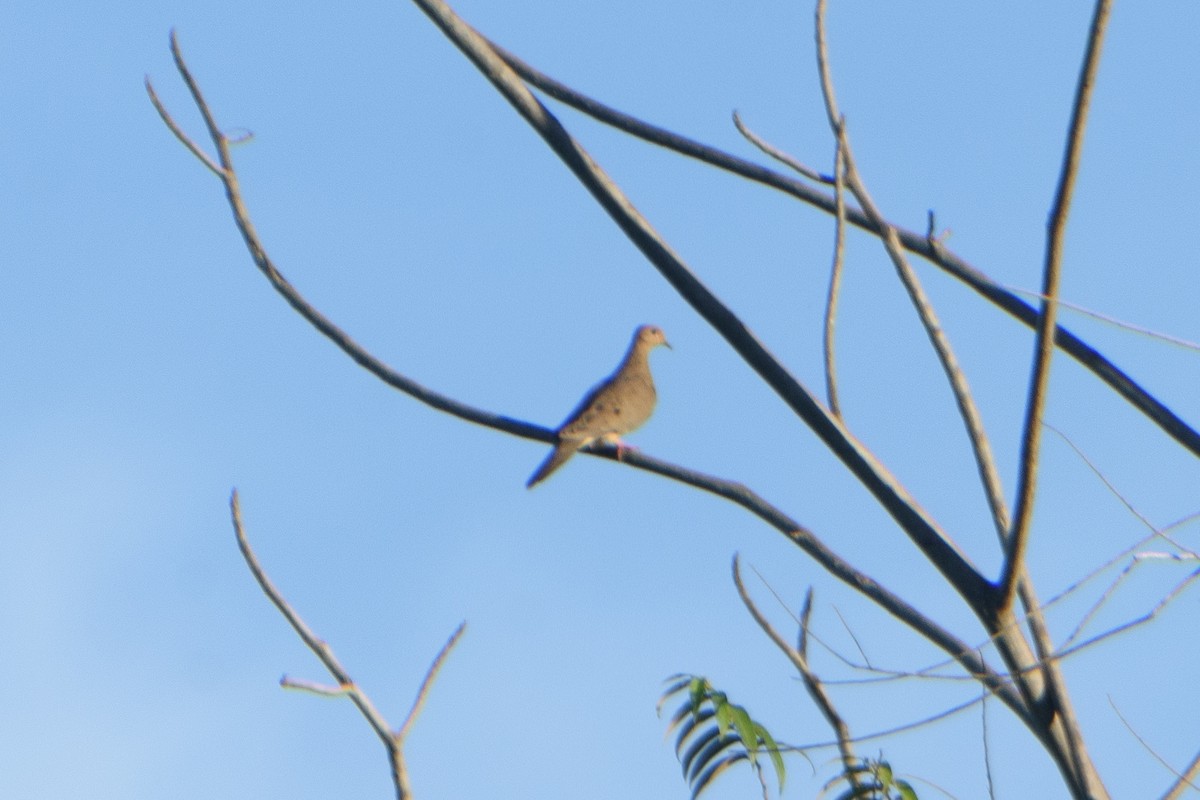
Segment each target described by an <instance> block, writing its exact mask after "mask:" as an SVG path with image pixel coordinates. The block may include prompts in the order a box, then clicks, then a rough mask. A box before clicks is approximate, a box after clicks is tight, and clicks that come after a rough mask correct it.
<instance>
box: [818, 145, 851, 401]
mask: <svg viewBox="0 0 1200 800" xmlns="http://www.w3.org/2000/svg"><path fill="white" fill-rule="evenodd" d="M833 200H834V211H833V218H834V229H833V265H832V266H831V267H830V268H829V291H828V292H826V294H825V325H824V326H823V330H822V342H821V344H822V352H823V353H824V361H825V391H826V393H827V394H828V395H829V410H830V411H831V412H832V413H833V414H834V415H836V416H838V417H841V416H842V409H841V403H839V402H838V382H837V358H836V357H835V346H834V335H835V333H836V332H837V312H838V298H839V297H840V296H841V288H842V265H843V263H844V261H845V258H846V159H845V157H844V155H843V153H842V140H841V139H840V138H839V139H838V141H837V145H836V148H835V151H834V156H833Z"/></svg>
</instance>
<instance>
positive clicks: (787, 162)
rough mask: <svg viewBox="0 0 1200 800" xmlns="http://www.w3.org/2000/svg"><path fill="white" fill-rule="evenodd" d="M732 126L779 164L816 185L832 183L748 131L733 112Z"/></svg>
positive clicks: (827, 178)
mask: <svg viewBox="0 0 1200 800" xmlns="http://www.w3.org/2000/svg"><path fill="white" fill-rule="evenodd" d="M733 125H734V127H735V128H737V129H738V133H740V134H741V135H742V136H745V137H746V139H747V140H748V141H749V142H750V144H752V145H754V146H755V147H757V148H758V149H759V150H762V151H763V152H764V153H766V154H767V155H768V156H770V157H771V158H773V159H775V160H776V161H778V162H779V163H780V164H783V165H784V166H786V167H788V168H790V169H792V170H795V171H796V172H799V173H800V174H801V175H803V176H804V177H806V178H808V179H809V180H810V181H816V182H817V183H832V180H831V179H830V177H829V176H828V175H822V174H821V173H820V172H817V171H816V170H815V169H813V168H812V167H810V166H808V165H807V164H804V163H802V162H801V161H800V159H798V158H796V157H795V156H793V155H791V154H789V153H785V152H784V151H783V150H780V149H779V148H778V147H776V146H775V145H773V144H771V143H770V142H768V141H767V140H766V139H764V138H762V137H761V136H759V135H758V134H757V133H755V132H754V131H752V130H750V127H749V126H748V125H746V123H745V122H743V121H742V117H741V115H740V114H738V112H736V111H734V112H733Z"/></svg>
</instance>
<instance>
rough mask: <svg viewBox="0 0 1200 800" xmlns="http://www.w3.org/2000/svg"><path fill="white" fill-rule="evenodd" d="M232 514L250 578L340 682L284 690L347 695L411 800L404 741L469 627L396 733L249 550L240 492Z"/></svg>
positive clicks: (441, 657) (450, 643)
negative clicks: (332, 684) (447, 661)
mask: <svg viewBox="0 0 1200 800" xmlns="http://www.w3.org/2000/svg"><path fill="white" fill-rule="evenodd" d="M229 508H230V512H231V514H232V516H233V530H234V533H235V534H236V536H237V543H238V549H239V550H241V551H242V558H243V559H245V561H246V566H247V567H249V568H250V572H251V574H253V575H254V580H256V581H258V585H259V587H260V588H261V589H262V590H263V593H264V594H265V595H266V596H267V598H268V599H270V601H271V603H272V604H273V605H274V606H275V608H277V609H278V610H279V613H280V614H282V615H283V618H284V619H286V620H287V621H288V624H289V625H291V626H292V630H294V631H295V632H296V635H297V636H299V637H300V640H301V641H303V642H304V644H305V645H306V646H307V647H308V649H309V650H312V652H313V654H314V655H316V657H317V658H318V659H320V661H321V663H322V664H323V665H324V666H325V669H326V670H328V671H329V674H330V675H332V676H333V679H334V680H335V681H337V686H336V687H324V686H320V685H316V684H311V683H308V682H303V681H294V680H290V679H288V678H286V677H285V678H284V680H283V681H282V683H283V685H284V686H285V687H290V688H298V689H306V690H308V691H313V692H316V693H318V694H325V695H331V694H344V695H345V696H347V697H349V698H350V700H351V702H353V703H354V705H355V706H357V707H358V710H359V711H360V712H361V713H362V715H363V717H364V718H365V719H366V720H367V723H368V724H369V725H370V726H371V729H372V730H373V731H375V734H376V735H377V736H378V737H379V739H380V741H382V742H383V746H384V748H385V749H386V750H387V754H388V762H389V764H390V765H391V772H392V783H393V785H394V786H395V789H396V799H397V800H408V798H411V797H412V789H411V787H410V785H409V781H408V768H407V766H406V764H405V762H404V740H405V737H406V736H407V735H408V733H409V731H410V730H411V729H412V725H413V723H414V722H415V721H416V718H417V715H418V714H420V713H421V709H422V708H423V707H424V705H425V700H426V698H427V697H428V695H429V689H430V687H431V686H432V685H433V681H434V679H435V678H437V675H438V672H439V671H440V670H441V668H442V665H443V664H444V663H445V662H446V657H447V656H448V655H450V651H451V650H453V649H454V645H456V644H458V641H459V639H460V638H461V637H462V635H463V632H464V631H465V630H466V627H467V623H465V622H464V623H462V624H460V625H459V626H458V628H456V629H455V631H454V633H452V634H451V635H450V638H449V639H448V640H447V641H446V643H445V644H444V645H442V649H441V650H440V651H439V652H438V654H437V657H436V658H435V659H434V660H433V664H432V665H431V666H430V667H429V670H428V671H427V672H426V673H425V677H424V679H423V680H422V681H421V687H420V689H418V690H417V698H416V700H415V701H414V702H413V707H412V710H411V711H409V713H408V716H407V717H406V718H405V720H404V724H403V725H402V726H400V728H399V729H396V730H393V729H392V728H391V726H390V725H388V723H387V720H386V719H384V717H383V714H381V713H380V712H379V710H378V709H377V708H376V707H375V704H374V703H372V702H371V698H370V697H369V696H368V695H367V693H366V692H364V691H363V690H362V689H361V688H359V686H358V684H356V683H355V682H354V681H353V680H351V679H350V675H349V673H347V672H346V669H345V667H343V666H342V664H341V662H340V661H338V659H337V657H336V656H334V654H333V649H332V648H331V647H330V646H329V645H328V644H327V643H326V642H325V641H324V640H323V639H321V638H320V637H319V636H317V635H316V633H314V632H313V630H312V629H311V628H309V627H308V624H307V623H305V621H304V620H303V619H302V618H301V617H300V615H299V614H298V613H297V612H296V610H295V609H294V608H292V606H291V604H289V603H288V601H287V600H285V599H284V598H283V595H282V594H281V593H280V591H279V590H278V589H277V588H276V587H275V584H274V583H272V582H271V579H270V578H269V577H267V573H266V571H265V570H264V569H263V567H262V564H260V563H259V561H258V556H256V555H255V554H254V550H253V549H251V547H250V542H249V540H248V539H247V538H246V531H245V528H244V527H243V526H242V508H241V503H240V502H239V501H238V493H237V490H234V492H233V496H232V497H231V498H230V500H229Z"/></svg>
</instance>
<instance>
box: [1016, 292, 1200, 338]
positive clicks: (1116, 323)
mask: <svg viewBox="0 0 1200 800" xmlns="http://www.w3.org/2000/svg"><path fill="white" fill-rule="evenodd" d="M1005 288H1006V289H1008V290H1009V291H1010V292H1013V293H1015V294H1023V295H1026V296H1028V297H1036V298H1038V299H1040V300H1045V299H1046V296H1045V295H1043V294H1042V293H1041V292H1035V291H1033V290H1032V289H1021V288H1019V287H1016V286H1006V287H1005ZM1058 306H1059V308H1066V309H1069V310H1071V311H1074V312H1076V313H1078V314H1083V315H1084V316H1085V317H1091V318H1092V319H1098V320H1100V321H1101V322H1104V323H1107V324H1109V325H1112V326H1113V327H1114V328H1123V329H1124V330H1127V331H1132V332H1133V333H1136V334H1140V335H1141V336H1146V337H1148V338H1150V339H1158V340H1159V341H1163V342H1166V343H1167V344H1173V345H1175V346H1176V347H1182V348H1183V349H1185V350H1196V351H1200V342H1193V341H1192V340H1190V339H1184V338H1183V337H1181V336H1172V335H1171V334H1169V333H1162V332H1160V331H1156V330H1151V329H1150V328H1147V327H1145V326H1144V325H1135V324H1133V323H1132V322H1126V321H1125V320H1122V319H1117V318H1116V317H1113V316H1110V315H1108V314H1103V313H1101V312H1099V311H1095V310H1093V309H1090V308H1087V307H1086V306H1081V305H1079V304H1078V303H1072V302H1069V301H1067V300H1063V299H1062V298H1061V297H1060V298H1058Z"/></svg>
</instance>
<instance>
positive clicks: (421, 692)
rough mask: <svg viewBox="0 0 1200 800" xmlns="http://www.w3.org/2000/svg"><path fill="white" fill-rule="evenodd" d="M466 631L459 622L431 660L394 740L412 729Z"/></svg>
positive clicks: (401, 737) (401, 739) (463, 624)
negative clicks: (448, 659) (451, 653)
mask: <svg viewBox="0 0 1200 800" xmlns="http://www.w3.org/2000/svg"><path fill="white" fill-rule="evenodd" d="M466 630H467V623H466V622H465V621H464V622H460V623H459V624H458V627H457V628H455V629H454V633H452V634H450V638H449V639H447V640H446V643H445V644H444V645H442V649H441V650H439V651H438V654H437V656H436V657H435V658H434V659H433V663H432V664H430V665H429V669H428V670H427V671H426V672H425V677H424V678H422V679H421V688H420V689H418V690H417V698H416V700H414V701H413V706H412V709H411V710H410V711H409V712H408V716H407V717H405V718H404V724H403V725H401V726H400V730H399V731H397V732H396V739H397V740H398V741H403V740H404V737H405V736H407V735H408V732H409V731H410V730H411V729H412V726H413V723H414V722H416V721H417V717H418V716H420V714H421V710H422V709H423V708H425V701H426V700H428V699H429V689H430V687H431V686H433V682H434V681H435V680H437V676H438V673H439V672H441V670H442V667H443V666H445V664H446V658H447V657H449V655H450V651H451V650H453V649H454V646H455V645H457V644H458V640H459V639H461V638H462V635H463V634H464V633H465V632H466Z"/></svg>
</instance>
